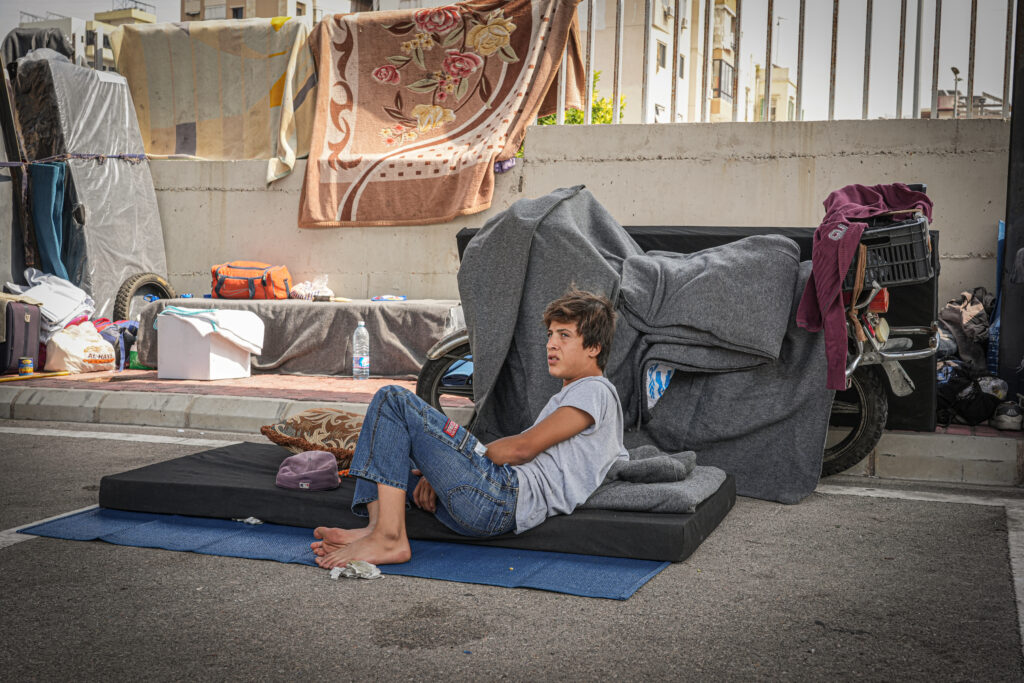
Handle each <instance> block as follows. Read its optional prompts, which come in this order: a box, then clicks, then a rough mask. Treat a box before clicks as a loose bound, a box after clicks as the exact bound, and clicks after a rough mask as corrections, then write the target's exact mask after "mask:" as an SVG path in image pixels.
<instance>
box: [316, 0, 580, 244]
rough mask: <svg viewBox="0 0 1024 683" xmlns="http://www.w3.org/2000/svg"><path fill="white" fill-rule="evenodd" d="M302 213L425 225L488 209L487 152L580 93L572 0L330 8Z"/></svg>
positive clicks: (501, 149)
mask: <svg viewBox="0 0 1024 683" xmlns="http://www.w3.org/2000/svg"><path fill="white" fill-rule="evenodd" d="M310 46H311V48H312V50H313V55H314V58H315V59H316V60H317V65H318V72H319V77H320V87H319V89H318V91H317V104H316V118H315V120H314V123H313V136H312V140H311V143H310V154H309V162H308V165H307V167H306V178H305V183H304V184H303V188H302V200H301V202H300V208H299V226H300V227H303V228H321V227H341V226H358V225H422V224H426V223H440V222H444V221H449V220H452V219H453V218H455V217H456V216H459V215H463V214H469V213H475V212H478V211H483V210H484V209H486V208H487V207H488V206H490V203H491V197H492V195H493V192H494V162H495V161H501V160H505V159H509V158H511V157H514V156H515V154H516V151H517V150H518V149H519V146H520V144H521V143H522V140H523V136H524V134H525V132H526V127H527V126H528V125H530V124H531V123H533V121H534V120H535V119H536V117H537V116H538V115H539V114H544V113H550V112H553V111H554V110H555V108H556V102H557V92H556V91H557V88H556V87H555V86H556V84H557V82H558V78H557V72H558V68H559V64H560V61H561V56H562V53H563V50H568V64H569V68H568V69H567V70H566V71H567V73H566V83H567V88H566V90H567V95H566V105H567V106H572V107H577V108H579V107H580V106H581V104H580V103H581V102H582V101H583V94H582V87H583V83H584V76H583V66H582V60H581V58H580V49H579V31H578V27H577V23H576V0H497V1H495V0H491V1H487V0H482V1H471V2H461V3H458V4H454V5H448V6H445V7H436V8H428V9H418V10H397V11H388V12H360V13H357V14H348V15H336V16H333V17H328V18H325V19H324V20H323V21H321V22H320V23H319V24H318V25H317V27H316V28H315V29H314V30H313V32H312V34H311V36H310Z"/></svg>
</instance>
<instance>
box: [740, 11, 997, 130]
mask: <svg viewBox="0 0 1024 683" xmlns="http://www.w3.org/2000/svg"><path fill="white" fill-rule="evenodd" d="M1011 1H1012V0H1011ZM742 15H743V0H736V30H735V31H734V32H733V35H732V42H733V48H732V61H733V65H732V120H733V121H738V120H739V118H738V116H739V111H740V41H741V40H742V37H743V31H742V30H741V28H742V24H741V23H740V17H741V16H742ZM744 114H746V107H744Z"/></svg>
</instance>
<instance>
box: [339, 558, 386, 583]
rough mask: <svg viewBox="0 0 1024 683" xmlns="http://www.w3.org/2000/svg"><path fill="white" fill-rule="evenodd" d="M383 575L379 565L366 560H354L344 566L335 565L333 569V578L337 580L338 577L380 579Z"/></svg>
mask: <svg viewBox="0 0 1024 683" xmlns="http://www.w3.org/2000/svg"><path fill="white" fill-rule="evenodd" d="M381 576H382V574H381V573H380V569H378V568H377V565H375V564H370V563H369V562H364V561H363V560H354V561H352V562H349V563H348V564H346V565H345V566H344V567H335V568H334V569H332V570H331V578H332V579H334V580H335V581H337V580H338V577H343V578H346V579H379V578H380V577H381Z"/></svg>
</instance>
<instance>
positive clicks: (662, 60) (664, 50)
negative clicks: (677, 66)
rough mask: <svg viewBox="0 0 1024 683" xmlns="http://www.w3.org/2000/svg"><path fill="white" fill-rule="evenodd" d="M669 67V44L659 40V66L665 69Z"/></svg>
mask: <svg viewBox="0 0 1024 683" xmlns="http://www.w3.org/2000/svg"><path fill="white" fill-rule="evenodd" d="M667 67H668V45H666V44H665V43H663V42H661V41H660V40H659V41H658V68H659V69H665V68H667Z"/></svg>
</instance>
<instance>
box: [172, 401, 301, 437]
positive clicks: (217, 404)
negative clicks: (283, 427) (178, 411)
mask: <svg viewBox="0 0 1024 683" xmlns="http://www.w3.org/2000/svg"><path fill="white" fill-rule="evenodd" d="M290 403H292V401H287V400H282V399H277V398H249V397H242V396H196V397H194V400H193V402H192V406H191V407H190V408H189V411H188V415H187V417H186V420H185V422H186V424H185V425H184V426H185V427H187V428H189V429H210V430H220V431H225V432H251V433H253V434H259V433H260V427H262V426H263V425H266V424H272V423H274V422H278V421H279V420H281V418H282V417H283V416H284V414H285V412H286V410H287V408H288V405H289V404H290Z"/></svg>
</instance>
